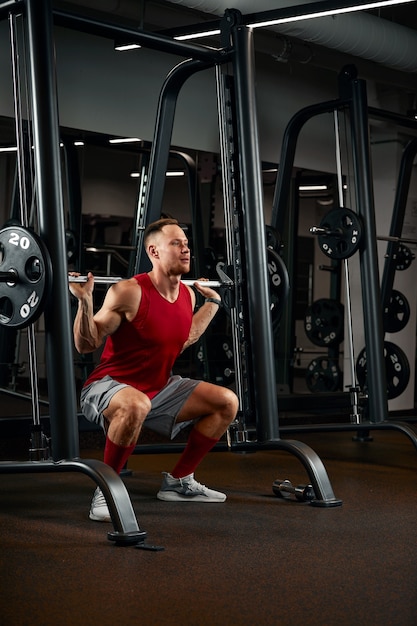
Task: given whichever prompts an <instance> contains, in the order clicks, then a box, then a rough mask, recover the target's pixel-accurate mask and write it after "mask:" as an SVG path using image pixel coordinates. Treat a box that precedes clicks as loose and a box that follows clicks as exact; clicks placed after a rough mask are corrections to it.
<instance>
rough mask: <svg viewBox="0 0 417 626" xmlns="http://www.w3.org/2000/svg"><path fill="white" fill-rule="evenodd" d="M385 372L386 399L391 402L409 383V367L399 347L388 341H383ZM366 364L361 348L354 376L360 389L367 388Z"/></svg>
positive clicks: (364, 352)
mask: <svg viewBox="0 0 417 626" xmlns="http://www.w3.org/2000/svg"><path fill="white" fill-rule="evenodd" d="M384 359H385V371H386V377H387V398H388V400H392V399H393V398H397V397H398V396H400V395H401V394H402V393H403V391H405V389H406V388H407V385H408V383H409V381H410V365H409V363H408V359H407V357H406V355H405V353H404V352H403V350H401V348H400V347H399V346H396V345H395V344H394V343H391V342H390V341H384ZM367 373H368V364H367V360H366V348H363V349H362V350H361V352H360V353H359V356H358V358H357V360H356V376H357V378H358V383H359V385H360V387H361V388H362V389H364V390H366V388H367V380H366V379H367Z"/></svg>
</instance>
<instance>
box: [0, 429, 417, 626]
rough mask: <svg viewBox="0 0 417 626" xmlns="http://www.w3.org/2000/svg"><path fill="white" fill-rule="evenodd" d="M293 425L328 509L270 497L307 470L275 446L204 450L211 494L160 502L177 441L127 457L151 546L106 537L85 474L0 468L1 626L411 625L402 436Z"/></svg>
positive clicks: (416, 458)
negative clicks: (320, 478) (323, 477)
mask: <svg viewBox="0 0 417 626" xmlns="http://www.w3.org/2000/svg"><path fill="white" fill-rule="evenodd" d="M290 438H292V439H295V438H296V437H294V436H293V435H291V436H290ZM297 438H298V439H299V440H300V441H303V442H305V443H307V444H308V445H310V446H311V447H312V448H313V450H314V451H315V452H317V454H319V455H320V458H321V459H322V461H323V463H324V465H325V467H326V470H327V472H328V476H329V479H330V481H331V484H332V487H333V490H334V493H335V496H336V497H337V498H340V499H342V500H343V505H342V506H341V507H335V508H317V507H312V506H311V505H309V504H308V503H303V502H297V501H292V500H291V501H290V500H283V499H280V498H277V497H276V496H275V495H274V494H273V492H272V483H273V481H274V480H275V479H278V478H279V479H285V478H288V479H290V480H291V481H292V482H293V484H299V483H305V482H308V477H307V476H306V473H305V470H304V468H303V467H302V465H301V464H300V462H299V461H298V459H296V458H295V457H294V456H293V455H291V454H289V453H287V452H283V451H262V452H254V453H246V454H242V453H234V452H233V453H232V452H212V453H210V454H209V455H208V456H207V457H206V459H205V460H204V461H203V463H202V465H201V466H200V468H199V471H198V472H197V478H198V479H199V480H200V481H201V482H204V483H206V484H207V485H209V486H211V487H213V488H216V489H220V490H224V491H225V492H227V494H228V500H227V502H226V503H224V504H195V503H194V504H191V503H189V504H188V503H186V504H183V503H166V502H160V501H158V500H157V499H156V497H155V494H156V492H157V491H158V489H159V485H160V480H161V471H164V470H169V469H170V468H171V467H172V466H173V463H174V462H175V459H176V455H175V454H172V453H169V454H165V453H164V454H141V455H134V456H133V457H131V459H130V461H129V469H131V470H132V475H131V476H126V477H125V478H124V480H125V483H126V485H127V487H128V490H129V492H130V494H131V498H132V503H133V506H134V509H135V511H136V513H137V517H138V522H139V526H140V527H141V529H143V530H146V531H147V533H148V543H151V544H156V545H160V546H163V547H164V548H165V549H164V551H160V552H148V551H143V550H138V549H136V548H134V547H117V546H115V545H114V544H112V543H111V542H109V541H108V540H107V531H108V530H111V529H112V526H111V525H107V524H100V523H95V522H91V521H89V520H88V517H87V515H88V509H89V504H90V499H91V495H92V492H93V490H94V487H95V485H94V484H93V482H92V481H91V479H89V478H88V477H86V476H84V475H81V474H76V473H74V474H72V473H71V474H59V473H57V474H19V475H17V474H4V475H1V476H0V523H1V585H0V609H1V610H0V614H1V624H2V626H22V625H23V624H24V625H25V626H49V625H51V626H52V625H54V626H67V625H68V626H69V625H71V626H74V625H75V624H80V625H84V624H85V625H86V624H100V626H110V625H111V626H114V625H115V624H117V625H119V624H120V625H123V626H126V625H130V624H143V625H146V626H147V625H164V624H167V625H170V624H172V625H187V626H188V625H192V626H200V625H201V626H203V625H204V626H205V625H211V626H217V625H218V626H223V625H229V624H230V625H232V624H233V625H234V626H236V625H246V624H248V625H252V624H253V625H263V624H268V625H269V624H271V625H272V624H274V625H283V626H291V625H295V626H298V625H319V624H320V625H326V626H332V625H338V626H341V625H349V626H351V625H361V624H367V625H368V624H372V625H375V626H378V625H381V626H391V625H398V626H400V625H401V626H408V625H410V626H411V625H415V624H416V623H417V616H416V611H417V559H416V556H417V554H416V553H417V550H416V547H415V533H416V521H417V493H416V483H417V451H416V449H415V447H414V446H413V444H412V443H411V442H410V440H409V439H408V438H407V437H405V436H404V435H402V434H400V433H398V432H392V431H383V432H375V433H374V434H373V439H374V440H373V441H372V442H366V443H359V442H356V441H353V440H352V434H351V433H346V432H342V433H340V432H338V433H321V434H317V433H305V434H302V435H301V434H300V435H299V436H297ZM82 457H83V458H101V451H99V450H97V449H95V450H87V449H84V450H82Z"/></svg>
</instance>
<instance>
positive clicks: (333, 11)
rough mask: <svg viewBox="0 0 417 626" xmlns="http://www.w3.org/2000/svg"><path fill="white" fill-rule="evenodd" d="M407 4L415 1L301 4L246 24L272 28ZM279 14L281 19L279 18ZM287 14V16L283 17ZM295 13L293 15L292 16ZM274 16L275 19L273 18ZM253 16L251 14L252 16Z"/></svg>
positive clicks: (254, 26) (273, 12) (382, 0)
mask: <svg viewBox="0 0 417 626" xmlns="http://www.w3.org/2000/svg"><path fill="white" fill-rule="evenodd" d="M409 2H415V0H381V1H377V2H360V3H357V4H356V3H353V4H348V5H347V6H346V2H343V1H336V2H331V3H329V2H317V3H313V4H312V5H311V6H309V5H306V4H301V5H299V6H296V7H291V8H290V9H283V10H279V9H278V10H276V11H275V10H274V11H265V15H267V14H268V13H270V14H271V18H270V19H267V20H263V21H259V22H252V23H249V24H247V26H250V27H252V28H261V27H265V26H273V25H277V24H288V22H299V21H300V20H310V19H314V18H316V17H330V16H332V15H340V14H342V13H353V12H354V11H366V10H367V9H378V8H381V7H386V6H390V5H393V4H407V3H409ZM329 4H332V5H333V6H332V7H331V8H330V7H329V8H327V7H326V6H325V5H329ZM312 7H313V8H312ZM280 13H281V16H282V17H279V14H280ZM284 13H287V15H283V14H284ZM294 13H295V14H294ZM273 14H275V16H276V17H273ZM252 15H253V14H252Z"/></svg>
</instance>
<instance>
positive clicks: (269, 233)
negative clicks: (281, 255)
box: [265, 224, 281, 252]
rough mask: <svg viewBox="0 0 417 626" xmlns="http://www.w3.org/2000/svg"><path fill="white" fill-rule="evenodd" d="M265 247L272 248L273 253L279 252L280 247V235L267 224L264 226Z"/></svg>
mask: <svg viewBox="0 0 417 626" xmlns="http://www.w3.org/2000/svg"><path fill="white" fill-rule="evenodd" d="M265 236H266V245H267V246H268V248H272V250H275V252H279V249H280V247H281V235H280V234H279V232H278V231H277V230H276V229H275V228H274V227H273V226H269V225H268V224H267V225H266V226H265Z"/></svg>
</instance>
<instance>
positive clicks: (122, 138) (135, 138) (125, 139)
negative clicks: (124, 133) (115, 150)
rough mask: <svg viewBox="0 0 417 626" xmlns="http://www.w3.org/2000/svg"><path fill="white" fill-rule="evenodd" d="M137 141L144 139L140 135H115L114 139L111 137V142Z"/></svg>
mask: <svg viewBox="0 0 417 626" xmlns="http://www.w3.org/2000/svg"><path fill="white" fill-rule="evenodd" d="M137 141H142V140H141V139H139V138H138V137H115V138H114V139H109V143H112V144H116V143H136V142H137Z"/></svg>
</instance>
